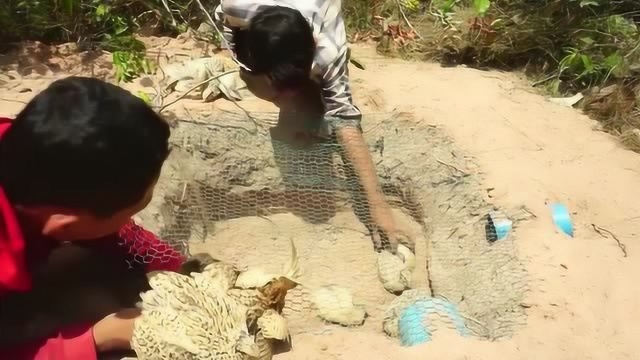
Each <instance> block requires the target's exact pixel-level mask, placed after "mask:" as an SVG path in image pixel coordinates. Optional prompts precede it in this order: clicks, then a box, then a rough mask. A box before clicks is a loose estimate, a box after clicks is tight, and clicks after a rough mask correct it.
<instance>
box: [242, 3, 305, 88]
mask: <svg viewBox="0 0 640 360" xmlns="http://www.w3.org/2000/svg"><path fill="white" fill-rule="evenodd" d="M233 42H234V46H235V49H236V52H237V53H238V59H239V60H240V61H241V62H242V63H244V64H245V65H247V66H248V67H249V68H250V69H251V72H252V73H253V74H256V75H267V76H268V77H269V78H270V79H271V81H272V84H273V86H274V88H276V89H278V90H284V89H291V88H296V87H298V85H299V84H301V83H303V82H305V81H308V80H309V76H310V74H311V67H312V65H313V59H314V56H315V52H316V43H315V39H314V37H313V29H312V28H311V25H310V24H309V23H308V22H307V20H306V19H305V18H304V16H302V14H301V13H300V12H299V11H298V10H294V9H290V8H287V7H282V6H270V7H267V8H266V9H265V10H262V11H260V12H259V13H257V14H256V15H255V16H254V17H253V18H252V19H251V21H250V22H249V27H248V28H247V29H245V30H236V31H234V35H233Z"/></svg>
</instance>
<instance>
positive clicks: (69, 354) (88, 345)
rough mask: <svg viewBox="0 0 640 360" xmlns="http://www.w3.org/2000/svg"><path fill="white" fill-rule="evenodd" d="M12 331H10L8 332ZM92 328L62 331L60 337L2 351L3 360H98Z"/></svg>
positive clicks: (0, 355)
mask: <svg viewBox="0 0 640 360" xmlns="http://www.w3.org/2000/svg"><path fill="white" fill-rule="evenodd" d="M8 331H10V330H8ZM97 358H98V356H97V351H96V344H95V341H94V338H93V331H92V328H91V327H88V326H83V327H76V328H72V329H67V330H64V331H61V332H60V333H59V334H58V336H56V337H52V338H49V339H45V340H41V341H36V342H31V343H28V344H25V345H21V346H16V347H12V348H8V349H2V350H0V359H2V360H5V359H6V360H9V359H11V360H58V359H60V360H62V359H64V360H97Z"/></svg>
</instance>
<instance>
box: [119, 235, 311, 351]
mask: <svg viewBox="0 0 640 360" xmlns="http://www.w3.org/2000/svg"><path fill="white" fill-rule="evenodd" d="M291 244H292V259H291V260H290V261H289V264H288V265H287V266H286V268H287V269H288V271H287V274H294V275H298V274H299V269H298V259H297V252H296V250H295V246H294V244H293V241H292V243H291ZM254 273H257V272H254ZM238 275H239V272H238V271H237V269H236V268H235V267H234V266H232V265H229V264H225V263H222V262H216V263H212V264H210V265H208V266H206V267H205V269H204V271H203V272H202V273H200V274H199V273H192V274H191V276H185V275H181V274H178V273H173V272H157V273H154V274H152V275H151V276H150V280H149V283H150V285H151V288H152V290H150V291H148V292H146V293H144V294H142V302H141V307H142V310H143V313H142V316H141V317H140V318H139V319H138V320H136V323H135V329H134V336H133V340H132V343H131V345H132V348H133V349H134V350H135V351H136V353H137V354H138V358H139V359H141V360H156V359H157V360H160V359H193V360H209V359H211V360H223V359H224V360H226V359H229V360H231V359H238V360H254V359H255V360H270V359H271V358H272V356H273V347H274V345H275V344H276V343H277V342H279V341H288V339H289V330H288V323H287V319H285V318H284V317H283V316H282V315H281V312H282V309H283V308H284V300H285V297H286V294H287V291H288V290H290V289H293V288H295V287H296V286H297V285H298V284H297V283H296V282H295V281H293V280H291V279H288V278H287V277H284V276H273V277H271V278H269V280H267V281H266V282H265V283H262V285H260V286H256V287H253V288H238V287H234V285H235V284H236V283H237V280H238V279H240V277H239V276H238ZM245 278H247V275H245ZM261 278H263V277H261ZM249 279H251V278H250V277H249ZM253 283H254V284H258V283H260V282H255V281H254V282H253Z"/></svg>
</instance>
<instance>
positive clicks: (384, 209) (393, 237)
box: [371, 203, 416, 254]
mask: <svg viewBox="0 0 640 360" xmlns="http://www.w3.org/2000/svg"><path fill="white" fill-rule="evenodd" d="M371 217H372V222H373V223H372V225H373V228H374V230H377V232H378V233H377V234H376V233H374V239H376V236H377V237H378V238H377V239H376V241H377V242H378V243H379V245H381V244H382V239H381V238H380V235H382V234H384V235H385V236H386V237H387V240H388V241H389V245H390V247H391V252H392V253H394V254H395V253H396V251H397V249H398V244H402V245H404V246H406V247H408V248H409V249H410V250H411V251H412V252H413V253H414V254H415V252H416V250H415V237H414V236H413V233H412V231H411V230H410V229H409V228H408V227H407V226H406V225H405V224H403V223H400V222H397V221H396V219H395V218H394V216H393V212H392V211H391V209H390V208H389V206H388V205H387V204H386V203H385V204H382V205H378V206H376V207H374V208H373V209H372V211H371Z"/></svg>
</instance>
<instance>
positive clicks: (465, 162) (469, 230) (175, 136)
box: [138, 111, 527, 342]
mask: <svg viewBox="0 0 640 360" xmlns="http://www.w3.org/2000/svg"><path fill="white" fill-rule="evenodd" d="M278 118H279V117H278V114H271V113H251V114H248V113H240V112H238V113H233V112H224V111H217V112H215V113H213V114H212V113H208V114H204V113H203V114H200V115H196V117H195V118H193V117H192V118H190V119H188V120H187V119H182V120H180V119H178V120H174V121H173V123H174V128H173V131H172V137H171V143H172V146H173V151H172V153H171V155H170V157H169V159H168V161H167V163H166V164H165V167H164V169H163V173H162V175H161V178H160V181H159V183H158V186H157V189H156V196H155V197H154V200H153V201H152V203H151V204H150V206H149V207H148V208H147V209H146V210H145V211H143V212H142V213H141V214H140V215H139V219H138V220H139V221H140V222H142V224H143V225H145V227H146V228H148V229H150V230H152V231H154V232H155V233H157V234H159V235H160V236H161V237H162V238H163V239H164V240H166V241H168V242H170V243H171V244H172V245H174V246H175V247H176V248H178V249H180V250H181V251H183V252H185V253H191V254H195V253H202V252H206V253H209V254H211V255H212V256H213V257H214V258H216V259H217V260H220V261H223V262H227V263H230V264H233V265H235V266H236V267H237V268H238V269H240V270H243V269H247V268H249V269H251V268H256V267H259V268H262V269H264V271H265V272H267V273H269V274H273V275H285V272H286V271H287V270H286V266H287V265H286V264H288V262H289V261H290V258H291V256H292V247H291V243H292V242H293V244H294V245H295V250H296V251H297V258H298V265H299V270H300V273H299V275H297V276H298V277H297V279H298V280H299V283H300V285H299V286H297V287H296V288H295V289H293V290H290V291H289V292H288V294H287V297H286V301H285V309H284V316H285V317H286V318H287V319H288V321H289V327H290V331H291V333H293V334H299V333H303V332H311V333H322V332H325V331H331V329H332V326H335V325H331V324H330V323H338V324H341V325H343V326H353V327H361V328H368V329H370V330H371V329H373V330H378V331H379V330H380V329H382V330H384V332H385V333H386V334H388V335H390V336H394V337H399V338H401V340H402V339H403V336H404V337H407V336H409V337H418V338H420V337H421V338H422V339H423V340H425V339H426V340H428V339H429V338H430V336H431V332H432V331H434V330H435V327H437V325H436V324H438V323H439V322H438V321H437V320H438V319H440V320H444V322H443V323H444V324H448V326H450V327H452V328H454V329H456V330H458V332H459V333H460V334H461V335H463V336H467V335H474V336H479V337H483V338H491V339H495V338H501V337H505V336H510V335H511V334H513V332H514V331H515V330H516V329H517V327H518V325H521V324H523V323H524V322H525V312H524V308H523V306H522V302H523V297H524V294H525V291H526V289H527V285H526V274H525V270H524V266H523V264H522V263H521V262H520V261H519V260H518V257H517V253H516V234H515V233H514V232H513V231H512V232H510V233H509V235H508V236H506V238H504V239H503V238H502V236H503V235H504V234H502V233H499V232H498V233H496V224H494V221H495V219H492V217H491V216H489V214H492V213H495V210H498V209H495V208H494V207H493V206H492V205H491V204H489V203H487V202H486V201H485V200H484V198H483V194H482V192H481V190H480V187H479V186H478V184H477V179H476V178H475V176H474V175H473V173H474V169H473V163H472V162H471V161H470V160H469V159H467V158H466V157H464V156H463V155H462V154H460V153H458V152H457V151H456V150H455V148H454V147H453V146H452V144H451V143H450V141H449V140H447V138H446V136H443V134H442V133H441V131H440V130H439V129H438V128H435V127H429V126H420V125H417V124H415V123H413V122H410V121H407V120H406V119H404V118H403V116H402V114H397V113H384V114H375V115H367V116H365V117H364V120H363V131H364V135H365V138H366V141H367V143H368V144H367V148H368V149H367V151H370V153H371V154H372V157H373V161H374V163H375V167H376V170H377V176H378V182H379V184H380V185H381V187H382V190H383V192H384V194H385V197H386V200H387V202H388V203H389V204H390V206H391V207H392V209H393V210H392V211H393V214H394V218H395V219H396V221H397V222H398V223H401V224H403V226H404V228H406V229H408V230H409V231H410V232H411V233H412V234H414V236H415V239H416V247H415V256H416V258H415V268H413V271H409V272H407V268H408V266H407V261H406V258H405V257H402V256H394V255H391V254H390V253H389V252H387V251H386V250H384V249H385V246H384V245H385V244H384V242H383V244H382V246H376V244H378V242H377V241H374V240H377V239H379V237H378V236H375V234H372V231H371V230H372V227H371V226H369V225H370V224H371V222H372V221H371V215H370V211H369V207H368V205H367V201H366V196H365V193H364V191H363V188H362V186H361V183H362V182H361V181H359V180H358V177H357V176H355V175H354V171H353V169H352V168H351V166H350V165H349V164H350V163H349V162H348V161H345V160H346V159H345V156H344V152H343V148H342V147H341V146H340V145H339V143H338V142H337V141H335V139H332V140H318V139H315V140H310V139H308V138H307V139H299V138H296V136H294V135H295V132H289V131H287V130H284V129H280V127H279V126H278V125H277V124H278ZM266 125H273V126H270V127H269V126H266ZM500 210H501V211H502V213H503V214H505V215H504V216H505V217H506V218H509V219H510V221H511V223H512V224H513V225H514V226H517V223H518V221H520V220H524V219H526V216H527V214H526V212H525V211H524V210H509V209H506V210H505V209H500ZM374 233H375V231H374ZM399 253H400V252H399ZM150 260H151V258H149V257H148V258H146V259H144V261H150ZM409 288H410V289H409ZM402 290H404V293H403V294H402V295H399V294H400V292H402ZM365 313H366V316H365ZM405 340H406V339H405ZM405 340H403V342H411V340H406V341H405Z"/></svg>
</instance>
